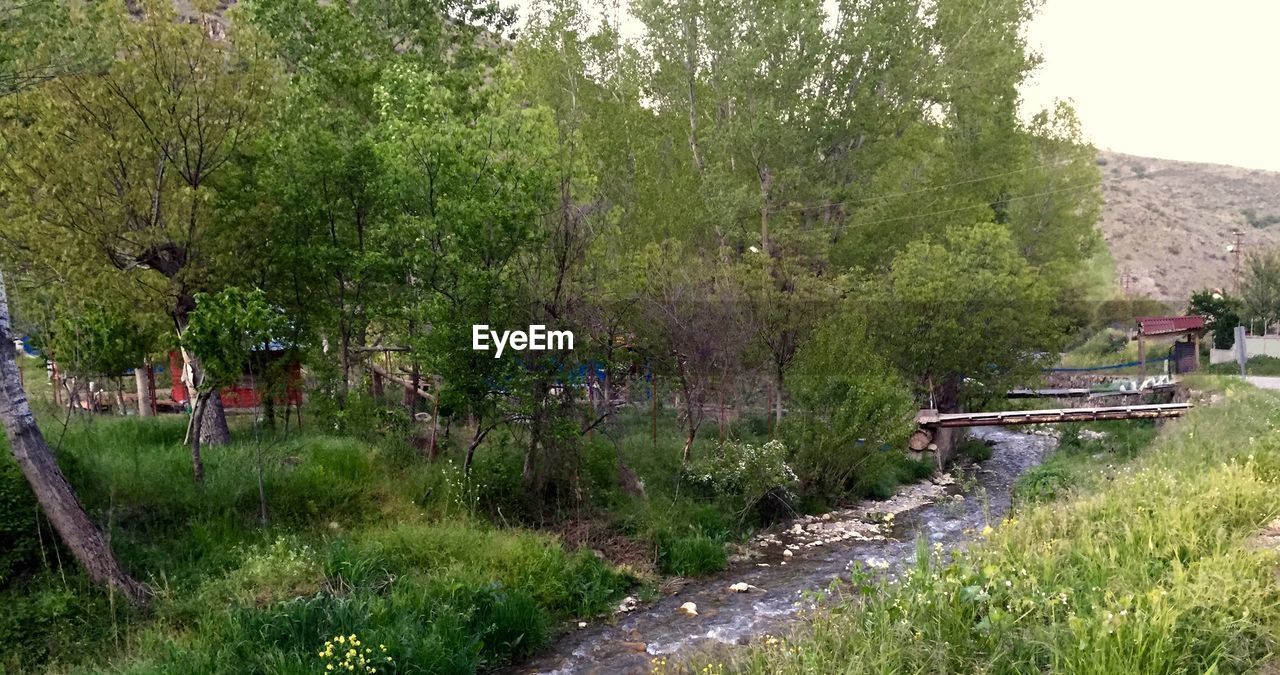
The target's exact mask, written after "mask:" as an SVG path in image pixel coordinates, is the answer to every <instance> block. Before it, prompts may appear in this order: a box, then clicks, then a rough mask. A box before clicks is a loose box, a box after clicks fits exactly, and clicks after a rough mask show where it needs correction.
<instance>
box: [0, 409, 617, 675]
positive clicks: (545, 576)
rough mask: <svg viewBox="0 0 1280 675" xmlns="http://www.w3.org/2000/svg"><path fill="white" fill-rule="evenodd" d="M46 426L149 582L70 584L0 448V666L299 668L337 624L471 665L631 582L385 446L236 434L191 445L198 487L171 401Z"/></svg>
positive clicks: (82, 491)
mask: <svg viewBox="0 0 1280 675" xmlns="http://www.w3.org/2000/svg"><path fill="white" fill-rule="evenodd" d="M48 417H49V416H42V418H48ZM46 432H47V435H48V436H49V437H50V439H52V440H53V441H54V442H57V440H58V439H61V443H60V446H61V447H60V449H59V461H60V463H61V464H62V465H63V466H64V467H65V469H66V472H67V474H68V476H69V478H70V480H71V482H72V483H73V485H74V486H75V488H76V490H77V492H78V493H79V495H80V496H81V498H82V500H83V501H84V503H85V505H86V507H87V508H88V510H89V511H90V513H91V514H92V515H93V516H94V517H95V519H97V520H99V522H105V523H107V524H108V525H109V530H110V533H111V540H112V546H113V548H114V549H115V551H116V552H117V554H118V556H119V557H120V558H121V560H122V562H123V563H124V564H125V566H126V567H127V568H128V569H129V570H130V571H131V572H132V573H133V574H134V575H135V576H137V577H138V578H140V579H142V580H143V581H145V582H147V583H148V584H150V585H151V586H152V587H154V588H155V589H156V591H157V595H156V598H155V601H154V603H153V606H152V607H151V608H149V609H148V610H134V609H131V608H129V607H126V606H123V605H122V604H121V603H120V602H117V601H115V600H113V598H111V597H110V596H109V595H108V594H105V593H103V592H101V591H100V590H98V589H97V588H94V587H92V586H91V585H90V584H88V582H87V581H86V580H85V579H84V578H83V577H82V576H81V575H80V573H79V571H78V570H77V568H76V567H75V565H74V563H73V562H72V561H71V559H70V558H69V557H68V556H67V555H66V553H65V552H63V551H61V550H60V548H59V547H58V546H57V545H56V543H55V541H54V539H53V538H52V537H51V536H50V535H49V532H48V525H47V523H45V522H44V521H43V520H37V519H36V517H35V510H34V504H33V503H31V502H30V497H29V493H25V492H24V491H25V484H23V483H22V482H21V476H20V474H18V473H17V471H16V470H14V467H13V464H12V460H11V459H9V458H8V456H7V453H5V456H4V458H3V459H0V507H3V508H4V510H3V511H2V512H0V532H4V533H5V534H6V536H7V537H8V536H10V535H12V537H13V539H14V540H15V541H16V542H17V543H20V544H22V549H21V555H20V556H18V557H17V558H15V559H14V560H13V561H10V560H9V558H8V557H6V558H5V559H4V562H5V563H6V568H5V570H4V571H6V572H8V574H6V575H4V576H0V605H3V606H4V607H5V611H4V612H0V614H2V615H3V616H2V617H0V644H5V645H9V647H8V648H7V649H6V650H5V651H3V652H2V653H0V672H27V671H31V670H39V669H41V668H46V669H51V670H59V671H61V670H68V671H95V670H102V669H106V670H112V671H121V672H129V673H159V672H167V673H178V672H184V673H185V672H215V673H216V672H225V673H233V672H274V673H293V672H298V673H301V672H316V671H318V670H322V669H323V662H324V659H323V658H322V657H321V656H320V655H319V654H320V651H322V647H323V645H324V643H325V641H326V640H327V639H329V638H330V637H332V636H336V635H350V634H353V633H354V634H357V635H358V636H360V639H361V640H363V641H364V643H365V644H366V645H385V647H386V652H385V653H383V652H382V651H381V649H380V648H379V649H378V652H377V654H376V656H377V657H378V658H380V659H385V658H387V657H390V658H391V659H392V660H393V662H394V664H395V667H396V669H397V670H401V671H406V672H435V673H454V672H459V673H462V672H474V671H475V670H476V669H479V668H486V667H490V666H497V665H500V664H503V663H506V662H509V661H512V660H519V659H522V658H525V657H526V656H528V655H529V654H530V653H532V652H533V651H535V650H537V649H539V648H541V647H542V646H545V645H546V644H547V643H548V642H549V640H550V639H551V636H552V635H553V633H554V631H555V630H556V626H557V625H558V624H560V623H561V622H563V621H566V620H569V619H575V618H578V617H587V616H591V615H594V614H598V613H601V612H604V611H607V610H608V609H609V607H611V606H612V603H613V601H614V600H615V599H616V598H617V597H619V596H620V595H622V594H623V593H624V592H626V591H627V590H628V589H629V588H630V587H632V586H633V585H634V584H635V583H636V579H635V578H634V576H633V575H632V574H630V573H629V572H627V571H626V570H620V569H615V568H613V567H611V566H610V565H608V564H606V563H604V562H602V561H600V560H599V559H598V558H597V557H596V556H595V555H593V554H592V553H591V552H590V551H587V550H581V551H577V552H570V551H567V550H566V549H565V548H564V546H562V545H561V543H560V542H559V541H558V540H557V539H555V538H554V537H552V536H550V535H547V534H543V533H539V532H536V531H532V530H526V529H519V528H509V527H499V526H496V525H494V524H492V523H491V522H490V521H488V520H486V519H484V518H482V517H479V515H480V514H479V511H478V510H477V509H475V508H474V502H472V501H469V498H470V497H471V496H473V493H474V492H475V490H474V487H475V486H474V485H471V484H467V483H465V482H464V481H463V480H462V478H461V475H460V472H459V471H458V470H457V469H456V468H454V467H452V466H450V465H449V464H438V465H427V464H425V463H422V462H421V461H420V460H416V459H415V458H414V457H413V455H411V454H406V453H404V452H403V451H401V450H400V449H398V448H395V447H382V446H378V445H370V444H368V443H365V442H362V441H359V440H355V439H352V438H336V437H328V436H318V435H305V436H295V437H290V438H287V439H278V438H272V437H262V438H257V437H255V435H254V434H253V433H249V432H243V431H242V432H240V433H238V434H237V436H236V440H235V442H234V443H233V444H231V445H229V446H226V447H220V448H207V449H206V454H205V462H206V472H207V476H208V478H207V482H206V483H205V485H204V486H203V487H198V486H196V485H195V484H194V483H193V481H192V478H191V466H190V456H189V455H188V452H187V450H186V448H184V447H183V446H182V445H181V441H182V436H183V432H184V425H183V419H182V418H181V417H166V418H161V419H158V420H140V419H136V418H130V419H119V418H110V417H91V416H83V417H79V418H77V419H73V420H72V422H71V424H70V426H69V427H68V429H67V430H66V433H65V434H63V433H62V431H61V428H60V425H58V426H55V425H53V424H48V425H46ZM259 453H261V455H262V458H263V469H264V484H265V490H266V495H267V505H268V513H269V516H270V520H269V523H268V525H267V526H266V527H262V526H260V524H259V522H258V512H259V498H258V487H257V462H256V458H257V457H258V454H259ZM10 496H12V499H9V497H10ZM24 500H25V501H24ZM384 663H385V661H384Z"/></svg>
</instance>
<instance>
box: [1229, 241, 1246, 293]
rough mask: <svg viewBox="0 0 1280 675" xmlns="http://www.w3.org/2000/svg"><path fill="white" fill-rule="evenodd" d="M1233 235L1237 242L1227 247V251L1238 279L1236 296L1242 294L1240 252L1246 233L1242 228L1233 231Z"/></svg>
mask: <svg viewBox="0 0 1280 675" xmlns="http://www.w3.org/2000/svg"><path fill="white" fill-rule="evenodd" d="M1231 234H1233V235H1235V242H1234V243H1232V244H1231V245H1230V246H1228V247H1227V251H1228V252H1229V253H1231V255H1232V258H1233V261H1234V262H1233V265H1234V273H1235V279H1236V295H1239V294H1240V250H1241V249H1243V248H1244V239H1243V237H1244V233H1242V232H1241V231H1240V228H1238V227H1237V228H1235V229H1233V230H1231Z"/></svg>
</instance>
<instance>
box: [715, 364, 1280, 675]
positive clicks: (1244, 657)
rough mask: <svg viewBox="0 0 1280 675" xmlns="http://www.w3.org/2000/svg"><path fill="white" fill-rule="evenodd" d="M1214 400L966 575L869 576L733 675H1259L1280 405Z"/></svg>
mask: <svg viewBox="0 0 1280 675" xmlns="http://www.w3.org/2000/svg"><path fill="white" fill-rule="evenodd" d="M1202 384H1203V382H1202ZM1214 386H1223V387H1226V389H1225V394H1224V396H1225V400H1222V401H1220V402H1218V403H1217V404H1216V405H1212V406H1201V407H1199V408H1197V409H1196V410H1195V411H1194V412H1193V413H1192V414H1191V415H1190V416H1189V417H1187V418H1185V419H1184V420H1181V421H1179V422H1176V423H1173V424H1170V425H1169V426H1167V427H1166V428H1165V429H1164V431H1163V432H1162V433H1161V434H1160V435H1159V437H1158V438H1157V439H1156V440H1155V441H1154V442H1153V443H1152V445H1151V446H1150V448H1149V449H1147V450H1145V451H1143V452H1141V453H1138V456H1137V457H1136V458H1134V459H1132V460H1130V461H1128V462H1123V461H1111V460H1110V459H1108V458H1106V457H1104V458H1101V459H1100V460H1099V461H1098V462H1096V463H1095V468H1101V469H1103V472H1102V473H1098V472H1094V474H1093V475H1095V476H1096V478H1094V479H1092V480H1086V481H1085V482H1084V483H1083V484H1079V485H1080V487H1077V488H1076V489H1074V490H1066V491H1065V493H1066V494H1065V495H1061V494H1060V495H1059V497H1060V498H1058V499H1056V500H1048V501H1043V502H1042V503H1034V504H1028V505H1025V506H1024V507H1023V508H1020V509H1018V510H1016V511H1015V515H1014V516H1012V517H1011V518H1009V519H1007V520H1006V521H1004V522H1002V523H999V524H996V525H995V526H994V527H993V528H992V529H990V530H987V531H985V532H984V533H983V537H984V539H985V540H984V541H983V542H982V543H981V544H979V545H977V546H975V547H973V548H971V549H970V550H968V551H966V552H964V553H961V554H958V555H957V556H956V557H955V558H954V559H953V560H950V561H944V560H941V559H939V558H937V557H936V555H935V554H934V552H933V551H930V550H927V549H926V548H924V547H922V548H921V550H920V551H919V554H918V556H917V563H916V564H915V566H914V567H913V568H912V569H910V570H909V571H908V572H907V573H906V574H905V575H903V576H902V578H900V579H898V580H896V581H891V582H885V583H880V582H873V581H871V580H870V579H869V578H868V577H865V576H856V579H855V584H854V587H853V588H850V589H846V590H845V591H844V593H843V596H842V598H840V599H838V601H837V602H836V603H835V604H834V605H833V606H832V607H831V608H830V609H829V610H828V611H823V612H820V613H818V614H817V615H816V617H815V619H814V621H813V623H812V626H811V627H808V628H806V629H805V630H804V631H803V632H802V633H801V634H799V635H797V636H795V637H794V638H792V639H787V640H782V639H774V638H770V639H766V640H764V641H763V643H762V644H759V645H757V646H755V647H753V648H751V649H750V650H748V651H747V652H745V653H740V654H735V655H733V656H732V657H731V659H730V661H729V662H728V663H727V668H728V669H729V670H736V671H741V672H753V673H814V672H825V673H837V672H840V673H861V672H866V673H916V672H937V673H942V672H953V673H962V672H1072V673H1173V672H1197V673H1199V672H1246V671H1251V670H1254V669H1256V668H1258V667H1259V666H1260V665H1261V664H1262V663H1265V662H1267V661H1268V660H1269V659H1271V658H1272V656H1273V654H1274V653H1275V650H1276V647H1277V634H1278V632H1280V584H1277V581H1276V576H1275V566H1276V554H1275V552H1274V551H1272V550H1268V549H1267V548H1266V547H1261V546H1257V545H1255V544H1254V543H1252V540H1253V538H1254V537H1255V536H1256V535H1257V534H1258V532H1259V530H1260V529H1261V528H1263V527H1264V526H1265V525H1266V524H1267V523H1269V522H1270V521H1271V520H1272V519H1273V518H1275V517H1276V515H1277V513H1278V512H1280V485H1277V479H1280V435H1277V434H1276V426H1277V424H1280V397H1278V396H1276V395H1275V394H1274V393H1270V392H1264V391H1259V390H1254V389H1250V388H1245V387H1243V386H1240V385H1238V384H1225V383H1224V384H1221V385H1214ZM1117 459H1119V458H1117ZM1059 461H1063V462H1066V461H1068V460H1059ZM1070 461H1074V462H1081V461H1083V460H1070ZM1074 466H1077V467H1078V466H1080V464H1075V465H1074ZM1108 466H1110V468H1107V467H1108ZM1064 470H1069V468H1067V469H1064ZM1025 490H1026V488H1024V493H1025ZM1028 501H1031V500H1028ZM701 665H702V664H699V665H698V666H696V667H695V668H694V670H697V669H698V668H700V667H701ZM713 668H714V666H713Z"/></svg>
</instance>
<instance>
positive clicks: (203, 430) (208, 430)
mask: <svg viewBox="0 0 1280 675" xmlns="http://www.w3.org/2000/svg"><path fill="white" fill-rule="evenodd" d="M200 442H201V443H203V444H205V445H226V444H227V443H230V442H231V429H230V428H229V427H227V411H226V410H224V409H223V407H222V396H221V395H220V394H218V392H216V391H215V392H212V393H210V394H209V400H208V401H205V404H204V423H203V424H201V425H200Z"/></svg>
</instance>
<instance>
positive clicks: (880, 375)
mask: <svg viewBox="0 0 1280 675" xmlns="http://www.w3.org/2000/svg"><path fill="white" fill-rule="evenodd" d="M788 373H789V379H790V382H791V396H792V405H793V407H794V408H795V409H796V412H795V413H794V414H793V415H792V416H791V417H790V418H789V419H788V420H787V422H786V423H785V424H784V425H783V427H782V428H783V433H784V436H785V437H786V438H787V439H788V443H789V444H790V445H791V446H792V447H794V448H796V458H795V463H794V465H795V468H796V471H797V473H798V474H799V476H800V478H801V480H802V481H803V482H804V483H805V489H806V490H807V491H810V492H811V493H813V494H817V495H821V496H824V497H827V498H831V499H836V498H839V497H841V496H843V495H845V494H846V493H847V492H848V491H849V490H851V489H853V488H854V487H855V486H856V484H857V483H858V480H859V478H860V477H861V476H860V470H861V469H864V468H870V467H868V466H867V463H868V456H869V455H871V454H874V453H879V452H881V451H880V449H879V448H880V447H881V445H882V444H886V443H888V444H898V443H900V442H902V441H903V440H905V439H906V437H907V434H909V433H910V431H911V419H912V414H913V413H914V405H913V404H914V401H913V400H912V396H911V388H910V387H909V386H908V385H907V381H906V380H905V379H904V378H903V377H902V375H901V374H899V373H898V372H897V371H896V370H895V369H894V367H893V365H892V364H891V363H890V362H889V361H888V360H887V359H886V358H885V357H884V356H883V355H882V354H881V353H880V351H879V350H878V348H877V345H876V343H875V341H874V338H873V336H872V335H871V333H870V332H869V331H868V330H867V327H866V323H865V319H864V318H863V316H862V312H861V308H852V307H850V308H845V309H843V310H842V311H839V312H838V313H836V314H834V315H832V316H830V317H828V318H826V319H825V320H824V321H823V322H822V323H821V325H820V326H819V327H818V328H817V330H816V331H814V333H813V335H812V336H811V337H810V338H809V340H808V341H806V342H805V344H804V346H803V347H801V348H800V351H799V352H798V353H797V355H796V358H795V361H794V362H793V363H792V364H791V366H790V368H789V369H788Z"/></svg>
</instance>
